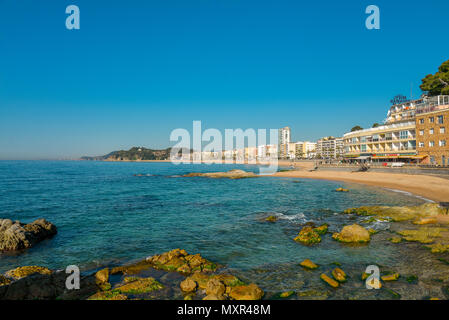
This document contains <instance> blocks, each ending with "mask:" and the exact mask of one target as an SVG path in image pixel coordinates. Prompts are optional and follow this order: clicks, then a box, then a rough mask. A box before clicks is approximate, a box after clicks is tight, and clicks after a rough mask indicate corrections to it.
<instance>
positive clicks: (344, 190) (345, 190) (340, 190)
mask: <svg viewBox="0 0 449 320" xmlns="http://www.w3.org/2000/svg"><path fill="white" fill-rule="evenodd" d="M335 191H337V192H349V189H345V188H337V189H335Z"/></svg>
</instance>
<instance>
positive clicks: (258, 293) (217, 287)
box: [180, 272, 264, 300]
mask: <svg viewBox="0 0 449 320" xmlns="http://www.w3.org/2000/svg"><path fill="white" fill-rule="evenodd" d="M180 287H181V290H182V291H183V292H185V293H186V294H187V295H186V299H187V300H190V299H192V296H193V295H194V294H195V293H196V292H197V291H198V292H201V293H203V294H205V297H204V298H203V300H229V299H233V300H260V299H262V297H263V295H264V292H263V290H262V289H260V288H259V287H258V286H257V285H256V284H254V283H251V284H245V283H243V282H242V281H240V280H239V279H238V278H237V277H235V276H233V275H230V274H215V275H208V274H204V273H199V272H196V273H194V274H193V275H191V276H190V277H187V278H186V279H185V280H184V281H182V282H181V284H180Z"/></svg>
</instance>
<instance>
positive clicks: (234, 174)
mask: <svg viewBox="0 0 449 320" xmlns="http://www.w3.org/2000/svg"><path fill="white" fill-rule="evenodd" d="M183 177H207V178H228V179H244V178H254V177H257V175H256V174H255V173H254V172H247V171H244V170H238V169H234V170H229V171H227V172H207V173H199V172H192V173H189V174H185V175H183Z"/></svg>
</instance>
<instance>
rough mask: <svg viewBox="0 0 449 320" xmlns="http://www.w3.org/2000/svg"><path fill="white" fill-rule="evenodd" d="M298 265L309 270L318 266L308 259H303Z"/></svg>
mask: <svg viewBox="0 0 449 320" xmlns="http://www.w3.org/2000/svg"><path fill="white" fill-rule="evenodd" d="M299 265H300V266H301V267H304V268H306V269H309V270H314V269H316V268H318V265H317V264H315V263H313V262H312V261H311V260H310V259H306V260H304V261H303V262H301V263H300V264H299Z"/></svg>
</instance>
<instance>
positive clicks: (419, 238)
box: [397, 226, 448, 244]
mask: <svg viewBox="0 0 449 320" xmlns="http://www.w3.org/2000/svg"><path fill="white" fill-rule="evenodd" d="M446 231H448V229H445V228H438V227H427V226H425V227H420V228H419V229H416V230H401V231H398V232H397V233H398V234H399V235H401V236H402V237H403V238H404V240H406V241H416V242H420V243H425V244H427V243H432V242H434V241H435V239H436V238H440V237H441V233H442V232H446Z"/></svg>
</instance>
